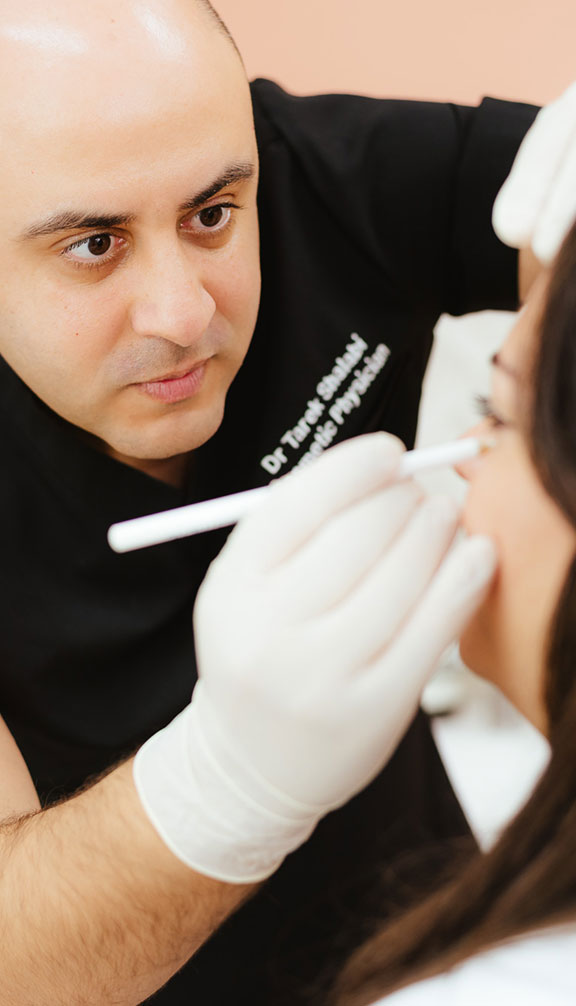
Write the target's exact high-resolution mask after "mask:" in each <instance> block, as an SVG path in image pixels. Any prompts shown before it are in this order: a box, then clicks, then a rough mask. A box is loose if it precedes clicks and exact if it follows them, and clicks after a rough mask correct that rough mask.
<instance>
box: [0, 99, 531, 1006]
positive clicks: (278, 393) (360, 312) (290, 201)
mask: <svg viewBox="0 0 576 1006" xmlns="http://www.w3.org/2000/svg"><path fill="white" fill-rule="evenodd" d="M253 98H254V105H255V117H256V128H257V135H258V142H259V148H260V155H261V184H260V190H259V211H260V221H261V238H262V269H263V295H262V303H261V309H260V314H259V318H258V323H257V327H256V331H255V334H254V338H253V342H252V345H251V348H250V350H249V353H248V356H247V359H246V361H245V363H244V365H243V367H242V369H241V371H240V374H239V375H238V377H237V378H236V380H235V382H234V384H233V386H232V388H231V390H230V392H229V396H228V402H227V407H226V414H225V418H224V421H223V424H222V426H221V428H220V430H219V431H218V433H217V434H216V435H215V436H214V437H213V438H212V440H211V441H210V442H209V443H208V444H206V445H205V446H204V447H202V448H201V449H199V450H198V451H197V452H196V458H195V460H196V462H197V463H196V464H195V465H194V474H193V477H192V478H191V480H190V484H189V485H187V486H186V488H185V490H184V491H177V490H175V489H173V488H171V487H170V486H167V485H165V484H163V483H160V482H158V481H156V480H154V479H152V478H150V477H148V476H147V475H144V474H142V473H141V472H138V471H136V470H135V469H132V468H129V467H127V466H124V465H122V464H121V463H119V462H117V461H115V460H113V459H111V458H109V457H107V456H105V455H103V454H101V453H98V452H97V451H96V450H94V449H93V448H92V447H91V446H89V445H88V444H87V443H86V442H85V441H84V440H83V439H82V438H81V437H79V436H78V431H77V430H76V429H75V428H74V427H73V426H71V425H69V424H67V423H66V422H65V421H63V420H61V419H60V418H58V417H57V416H56V415H55V414H54V413H52V412H51V411H50V410H49V409H48V408H47V407H46V406H45V405H44V404H43V403H42V402H40V401H39V400H38V399H37V398H36V397H35V396H34V395H33V394H32V393H31V392H30V391H29V390H28V389H27V388H26V387H25V386H24V385H23V384H22V382H21V381H20V380H19V378H18V377H17V376H16V375H15V374H14V373H13V372H12V371H11V370H10V368H9V367H8V366H7V364H6V363H4V362H0V422H1V423H2V428H3V454H4V479H3V483H2V491H1V493H0V518H1V525H0V526H1V528H2V530H1V531H0V534H1V542H2V563H1V564H0V576H1V577H2V578H3V580H4V584H3V590H2V598H3V603H2V606H1V608H0V711H1V712H2V714H3V715H4V716H5V718H6V721H7V723H8V725H9V726H10V728H11V730H12V731H13V733H14V736H15V738H16V741H17V742H18V744H19V745H20V747H21V750H22V751H23V754H24V756H25V757H26V759H27V761H28V764H29V767H30V770H31V773H32V776H33V778H34V780H35V782H36V784H37V787H38V790H39V793H40V795H41V798H42V799H43V800H44V801H50V800H51V799H53V798H55V797H58V796H61V795H62V794H66V793H70V792H72V791H73V790H74V789H75V788H76V787H78V786H79V785H80V784H81V783H83V782H84V781H85V780H86V779H87V778H88V777H90V776H91V775H93V774H95V773H98V772H100V771H101V770H103V769H104V768H106V767H107V766H109V765H111V764H113V763H114V762H116V761H117V760H118V759H119V758H120V757H121V756H123V755H125V754H128V753H129V752H131V751H132V750H134V748H135V747H136V746H137V745H138V744H139V743H140V742H142V741H143V740H144V739H145V738H146V737H148V736H149V735H150V733H152V732H153V731H155V730H156V729H158V728H159V727H161V726H163V725H164V724H165V723H167V722H168V721H169V720H170V719H171V718H172V717H173V716H174V715H175V714H176V713H177V712H178V711H179V710H180V709H181V708H182V707H183V706H184V705H185V703H186V702H187V701H188V700H189V697H190V694H191V692H192V688H193V685H194V680H195V664H194V650H193V639H192V628H191V612H192V607H193V601H194V597H195V594H196V591H197V589H198V586H199V584H200V582H201V580H202V578H203V576H204V573H205V571H206V568H207V565H208V563H209V562H210V561H211V559H212V557H213V556H214V555H215V554H216V553H217V552H218V551H219V549H220V548H221V546H222V543H223V541H224V540H225V532H222V533H220V532H215V533H211V534H207V535H204V536H199V537H195V538H191V539H188V540H184V541H179V542H174V543H171V544H168V545H163V546H158V547H156V548H153V549H148V550H145V551H142V552H136V553H132V554H128V555H123V556H118V555H115V554H113V553H112V552H111V551H110V550H109V549H108V547H107V544H106V530H107V528H108V526H109V524H111V523H113V522H114V521H118V520H123V519H126V518H129V517H134V516H138V515H141V514H145V513H149V512H153V511H156V510H162V509H166V508H169V507H172V506H177V505H179V504H181V503H183V502H188V501H191V500H195V499H205V498H209V497H211V496H215V495H221V494H223V493H228V492H234V491H238V490H241V489H246V488H250V487H252V486H256V485H263V484H265V483H266V482H268V481H269V480H270V478H271V477H272V476H277V475H279V474H283V473H284V472H286V471H288V470H290V469H291V468H293V467H294V466H295V465H297V464H305V463H307V462H308V461H309V460H310V459H311V458H313V457H314V456H316V455H317V454H318V453H319V452H320V451H321V450H323V449H325V448H326V447H327V446H329V445H330V444H331V443H334V442H336V441H338V440H342V439H346V438H348V437H351V436H355V435H356V434H359V433H362V432H367V431H371V430H378V429H384V430H388V431H390V432H393V433H395V434H397V435H398V436H400V437H401V438H402V439H403V440H404V442H405V443H406V444H407V445H408V446H411V445H412V443H413V438H414V433H415V427H416V421H417V412H418V403H419V398H420V389H421V381H422V376H423V373H424V369H425V366H426V362H427V359H428V355H429V351H430V347H431V340H432V330H433V327H434V324H435V322H436V320H437V319H438V316H439V315H440V314H441V313H442V312H445V311H447V312H450V313H453V314H460V313H465V312H469V311H475V310H480V309H482V308H488V307H490V308H509V309H513V308H515V307H516V254H515V253H514V252H512V251H510V250H509V249H506V248H505V247H504V246H503V245H502V244H500V242H499V241H498V240H497V239H496V237H495V236H494V234H493V232H492V229H491V225H490V214H491V207H492V203H493V201H494V198H495V196H496V193H497V191H498V189H499V187H500V185H501V184H502V182H503V180H504V178H505V177H506V175H507V173H508V172H509V170H510V167H511V163H512V159H513V157H514V154H515V152H516V149H517V147H518V145H519V142H520V140H521V139H522V137H523V135H524V133H525V131H526V129H527V128H528V127H529V125H530V124H531V122H532V121H533V118H534V115H535V112H536V109H534V108H532V107H529V106H525V105H518V104H513V103H507V102H498V101H494V100H490V99H488V100H486V101H484V102H483V103H482V105H481V106H480V107H479V108H478V109H471V108H463V107H457V106H453V105H441V104H433V103H423V102H401V101H382V100H375V99H368V98H360V97H351V96H344V95H338V96H320V97H313V98H295V97H292V96H289V95H287V94H285V93H284V92H283V91H282V90H280V88H278V87H276V85H274V84H271V83H270V82H266V81H257V82H256V83H255V84H254V85H253ZM359 728H360V729H361V725H359ZM464 831H465V826H464V823H463V820H462V818H461V815H460V812H459V810H458V808H457V806H456V804H455V801H454V800H453V797H452V795H451V793H450V790H449V787H448V784H447V781H446V779H445V777H444V775H443V771H442V767H441V765H440V762H439V760H438V757H437V754H436V752H435V749H434V747H433V744H432V741H431V739H430V736H429V733H428V729H427V726H426V724H425V722H424V721H423V720H421V719H420V720H418V721H417V722H416V724H415V725H414V726H413V728H412V729H411V731H409V733H408V735H407V738H406V739H405V740H404V742H403V744H402V745H401V746H400V748H399V750H398V752H397V754H396V756H395V758H394V759H393V760H392V762H391V764H390V766H389V767H388V768H387V769H386V770H385V771H384V772H383V773H382V776H381V777H380V779H378V780H376V782H375V783H373V784H372V785H371V786H370V787H369V788H368V790H366V791H365V793H363V794H361V795H360V796H359V797H357V798H356V799H355V800H354V801H352V802H351V803H350V804H349V805H348V807H347V808H344V809H343V810H341V811H338V812H337V813H335V814H332V815H330V816H329V818H328V819H327V820H326V821H325V822H323V823H322V824H321V825H320V827H319V828H318V830H317V831H316V833H315V835H314V836H313V838H312V839H311V841H310V842H309V843H308V844H307V846H306V847H305V848H304V849H303V850H300V851H299V852H297V853H295V854H294V855H293V856H291V857H289V859H288V861H287V862H286V863H285V865H284V866H283V868H282V869H281V870H280V872H279V874H278V875H277V876H276V877H275V878H273V879H272V880H271V881H270V882H269V883H268V884H267V885H265V886H264V888H263V890H262V891H261V892H260V894H259V895H258V896H257V898H256V899H255V900H254V901H253V902H252V903H251V904H250V905H248V906H246V907H245V908H244V909H242V911H241V912H240V913H239V914H238V915H237V916H235V917H234V918H233V919H232V920H231V921H229V922H228V923H227V924H226V926H224V927H223V929H222V931H221V932H220V933H219V934H218V935H217V936H216V937H215V938H214V939H213V940H212V941H211V942H210V943H209V944H208V945H207V947H206V948H204V950H203V951H201V952H200V954H198V955H197V957H196V958H195V960H194V961H193V962H192V963H191V964H190V965H188V967H187V968H186V969H185V970H184V972H182V973H181V974H180V975H179V976H177V977H176V978H175V979H173V980H172V982H170V983H169V985H168V986H167V988H166V989H165V990H163V992H161V993H160V994H159V995H158V997H157V1000H155V1001H158V1002H159V1003H166V1004H169V1003H171V1004H177V1003H178V1004H180V1003H187V1002H195V1003H198V1004H202V1006H206V1004H218V1006H224V1004H226V1006H229V1004H230V1003H232V1002H233V1003H235V1004H240V1003H250V1004H263V1006H264V1004H265V1006H275V1004H280V1003H283V1002H286V1003H297V1002H315V1003H317V1002H319V1001H321V999H320V998H319V996H320V992H319V988H320V986H317V987H316V989H315V990H314V992H309V993H308V996H306V995H305V994H304V993H300V992H299V991H298V988H299V983H300V982H301V980H302V981H304V980H306V981H312V980H313V979H314V978H315V976H317V975H321V974H322V971H323V968H324V965H325V964H326V962H327V961H328V960H330V959H337V958H338V957H339V955H341V954H342V953H343V952H344V950H345V949H346V947H347V946H348V945H349V944H350V945H351V943H352V942H354V940H355V939H358V938H359V933H360V930H359V928H356V929H355V925H356V922H357V917H358V916H361V915H366V913H367V907H366V901H365V899H366V898H367V897H369V896H370V895H371V892H372V891H373V889H374V876H375V872H374V871H375V869H376V868H381V866H382V864H385V863H388V862H390V861H391V860H392V858H393V857H394V856H395V855H396V854H397V853H398V852H402V854H403V856H404V861H406V857H407V856H408V857H410V854H411V853H412V852H413V851H416V850H418V849H420V848H421V847H422V846H424V845H430V844H431V843H434V842H435V841H438V840H442V839H444V838H445V837H447V836H450V835H453V834H458V833H463V832H464ZM388 889H390V886H389V887H388ZM383 896H384V895H383ZM379 898H380V895H379ZM353 930H354V932H353ZM348 931H349V933H348Z"/></svg>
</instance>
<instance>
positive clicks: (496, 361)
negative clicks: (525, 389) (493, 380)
mask: <svg viewBox="0 0 576 1006" xmlns="http://www.w3.org/2000/svg"><path fill="white" fill-rule="evenodd" d="M490 363H491V364H492V366H493V367H498V369H499V370H503V371H504V373H505V374H507V375H508V377H512V378H513V379H514V380H515V381H516V380H518V371H517V370H515V369H514V367H511V366H510V365H509V364H508V363H506V361H505V360H503V359H502V357H501V355H500V353H494V356H493V357H492V358H491V360H490Z"/></svg>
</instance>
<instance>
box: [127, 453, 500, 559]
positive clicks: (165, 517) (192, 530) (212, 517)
mask: <svg viewBox="0 0 576 1006" xmlns="http://www.w3.org/2000/svg"><path fill="white" fill-rule="evenodd" d="M489 446H490V444H489V443H488V442H487V441H483V440H478V439H476V438H475V437H467V438H465V439H462V440H456V441H454V442H451V443H448V444H439V445H437V446H435V447H422V448H420V449H419V450H416V451H407V452H406V454H404V456H403V457H402V460H401V461H400V467H399V479H403V478H408V477H409V476H410V475H414V474H415V473H416V472H421V471H424V470H425V469H430V468H442V467H444V466H450V465H455V464H457V463H458V462H459V461H466V460H468V459H469V458H474V457H476V456H477V455H478V454H481V453H482V452H483V451H485V450H487V449H488V447H489ZM269 490H270V486H263V487H262V488H261V489H248V490H247V491H246V492H242V493H234V494H232V495H230V496H221V497H220V498H219V499H212V500H205V501H204V502H202V503H191V504H189V505H188V506H183V507H178V508H177V509H175V510H164V511H163V512H162V513H155V514H150V515H149V516H148V517H137V518H135V519H134V520H127V521H122V523H120V524H112V526H111V527H110V528H109V529H108V544H109V545H110V547H111V548H112V549H114V551H115V552H132V551H134V549H137V548H147V547H148V546H149V545H160V544H162V543H163V542H166V541H174V540H175V539H177V538H186V537H188V536H189V535H193V534H200V533H201V532H203V531H213V530H215V529H216V528H221V527H228V526H229V525H230V524H236V522H237V521H239V520H240V518H241V517H244V516H245V514H247V513H249V512H250V511H251V510H253V509H254V507H256V506H258V504H259V503H260V502H261V500H263V499H265V497H266V495H267V494H268V492H269Z"/></svg>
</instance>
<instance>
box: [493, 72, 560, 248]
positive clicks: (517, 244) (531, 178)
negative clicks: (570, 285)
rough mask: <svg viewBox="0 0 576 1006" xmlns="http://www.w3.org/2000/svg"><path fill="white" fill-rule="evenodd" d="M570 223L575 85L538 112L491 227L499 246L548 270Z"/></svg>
mask: <svg viewBox="0 0 576 1006" xmlns="http://www.w3.org/2000/svg"><path fill="white" fill-rule="evenodd" d="M575 220H576V83H575V84H572V85H571V86H570V87H569V88H568V90H567V91H565V92H564V94H563V95H562V96H561V97H560V98H557V99H556V101H553V102H552V104H550V105H548V106H547V107H546V108H543V109H542V111H541V112H539V113H538V115H537V116H536V120H535V122H534V124H533V126H532V127H531V129H529V130H528V132H527V134H526V136H525V138H524V140H523V142H522V144H521V146H520V149H519V151H518V154H517V155H516V160H515V161H514V165H513V168H512V171H511V173H510V175H509V176H508V178H507V179H506V181H505V183H504V185H503V186H502V188H501V190H500V192H499V193H498V196H497V198H496V202H495V203H494V212H493V216H492V222H493V225H494V230H495V231H496V234H497V235H498V237H499V238H500V240H501V241H503V242H504V244H507V245H510V246H511V247H512V248H528V247H529V246H532V250H533V251H534V254H535V255H536V257H537V258H538V259H540V261H541V262H543V263H544V264H545V265H549V264H550V263H551V262H552V260H553V259H554V258H555V256H556V254H557V252H558V251H559V249H560V245H561V244H562V242H563V240H564V238H565V237H566V235H567V233H568V231H569V230H570V228H571V226H572V224H573V223H574V221H575Z"/></svg>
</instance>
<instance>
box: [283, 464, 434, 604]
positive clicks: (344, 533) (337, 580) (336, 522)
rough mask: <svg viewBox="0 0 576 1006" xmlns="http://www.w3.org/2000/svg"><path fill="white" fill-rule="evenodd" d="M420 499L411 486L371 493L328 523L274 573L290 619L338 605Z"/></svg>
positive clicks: (405, 484) (415, 487)
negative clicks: (290, 614)
mask: <svg viewBox="0 0 576 1006" xmlns="http://www.w3.org/2000/svg"><path fill="white" fill-rule="evenodd" d="M423 495H424V493H423V490H422V489H421V487H420V486H419V485H418V483H416V482H414V481H412V480H408V481H405V482H398V483H396V484H395V485H392V486H389V487H387V488H386V489H384V490H382V491H381V492H378V493H373V494H372V495H371V496H369V497H368V498H367V499H365V500H361V501H360V502H359V503H357V504H355V505H354V506H350V507H348V508H347V509H346V510H344V511H342V512H341V513H339V514H337V515H336V516H335V517H333V518H332V519H331V520H329V521H327V522H326V523H325V524H324V525H323V526H322V527H321V528H320V530H319V531H318V532H317V533H316V534H315V535H314V536H313V537H312V538H311V539H310V540H309V541H308V542H307V543H306V544H305V545H304V546H303V547H302V548H300V549H299V550H298V551H297V552H296V553H294V554H293V555H292V556H291V557H289V558H288V559H287V560H286V561H285V562H283V563H282V564H281V565H280V566H279V567H277V570H276V571H275V573H274V580H273V589H274V590H276V591H278V592H279V593H280V594H281V595H282V596H283V597H285V598H286V606H287V607H289V608H290V611H291V613H292V617H309V616H310V615H313V614H317V613H319V612H322V611H327V610H328V609H329V608H331V607H333V606H334V605H335V604H338V603H340V602H341V601H343V600H344V598H345V597H346V596H347V595H348V594H349V593H350V591H351V590H353V589H354V587H355V586H356V584H357V583H358V582H359V580H361V579H362V577H364V576H365V575H366V573H367V572H368V571H369V570H370V569H371V568H372V567H373V566H374V565H375V563H376V562H377V561H378V559H379V558H380V556H381V555H382V553H383V552H384V551H385V550H386V549H387V548H389V547H390V545H391V544H392V542H393V541H394V540H395V539H396V537H397V536H398V535H399V534H400V532H401V531H402V530H403V528H404V527H405V526H406V524H407V522H408V521H409V520H410V518H411V516H412V514H413V513H414V511H415V509H416V507H417V506H418V504H419V503H420V502H421V500H422V498H423ZM271 586H272V585H271Z"/></svg>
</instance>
